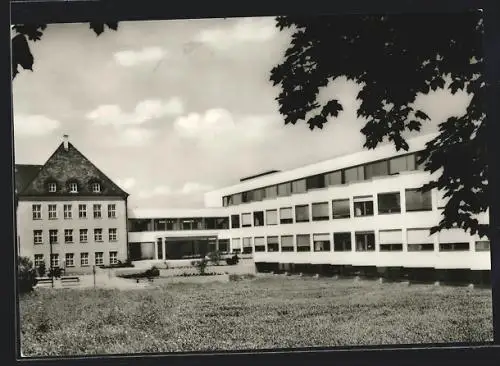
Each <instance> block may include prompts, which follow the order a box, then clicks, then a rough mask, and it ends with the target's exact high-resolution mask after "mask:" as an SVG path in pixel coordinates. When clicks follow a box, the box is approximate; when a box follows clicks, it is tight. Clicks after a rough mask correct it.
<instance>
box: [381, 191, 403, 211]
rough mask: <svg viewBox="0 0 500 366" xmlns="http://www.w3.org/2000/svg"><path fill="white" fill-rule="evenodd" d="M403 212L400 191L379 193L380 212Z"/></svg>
mask: <svg viewBox="0 0 500 366" xmlns="http://www.w3.org/2000/svg"><path fill="white" fill-rule="evenodd" d="M400 212H401V197H400V195H399V192H394V193H379V194H378V213H379V214H391V213H400Z"/></svg>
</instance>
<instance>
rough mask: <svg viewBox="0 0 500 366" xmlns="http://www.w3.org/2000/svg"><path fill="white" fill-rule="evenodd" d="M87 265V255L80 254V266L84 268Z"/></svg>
mask: <svg viewBox="0 0 500 366" xmlns="http://www.w3.org/2000/svg"><path fill="white" fill-rule="evenodd" d="M88 265H89V253H80V266H82V267H85V266H88Z"/></svg>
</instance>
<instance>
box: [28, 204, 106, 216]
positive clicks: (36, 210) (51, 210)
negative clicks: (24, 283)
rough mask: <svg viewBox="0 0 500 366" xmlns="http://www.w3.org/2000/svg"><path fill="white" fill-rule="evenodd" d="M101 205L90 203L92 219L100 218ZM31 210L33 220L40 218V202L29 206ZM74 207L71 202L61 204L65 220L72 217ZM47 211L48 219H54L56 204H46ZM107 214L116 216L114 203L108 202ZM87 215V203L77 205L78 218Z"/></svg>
mask: <svg viewBox="0 0 500 366" xmlns="http://www.w3.org/2000/svg"><path fill="white" fill-rule="evenodd" d="M102 206H103V205H101V204H93V205H92V215H93V217H94V219H101V218H102V217H103V212H102V211H103V207H102ZM31 210H32V213H33V220H41V219H42V205H41V204H33V205H32V206H31ZM73 211H74V207H73V205H72V204H63V218H64V219H65V220H71V219H72V218H73V213H74V212H73ZM47 212H48V218H49V220H56V219H57V218H58V211H57V205H56V204H48V205H47ZM107 216H108V218H110V219H114V218H116V204H114V203H110V204H108V206H107ZM87 217H88V215H87V205H86V204H79V205H78V218H79V219H86V218H87Z"/></svg>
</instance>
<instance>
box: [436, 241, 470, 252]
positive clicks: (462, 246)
mask: <svg viewBox="0 0 500 366" xmlns="http://www.w3.org/2000/svg"><path fill="white" fill-rule="evenodd" d="M469 249H470V245H469V243H440V244H439V251H440V252H465V251H468V250H469Z"/></svg>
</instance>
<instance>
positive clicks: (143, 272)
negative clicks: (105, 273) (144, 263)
mask: <svg viewBox="0 0 500 366" xmlns="http://www.w3.org/2000/svg"><path fill="white" fill-rule="evenodd" d="M116 276H117V277H121V278H134V279H135V278H152V277H158V276H160V270H159V269H158V268H156V267H154V266H153V267H151V268H148V269H136V270H130V271H124V272H119V273H117V274H116Z"/></svg>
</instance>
